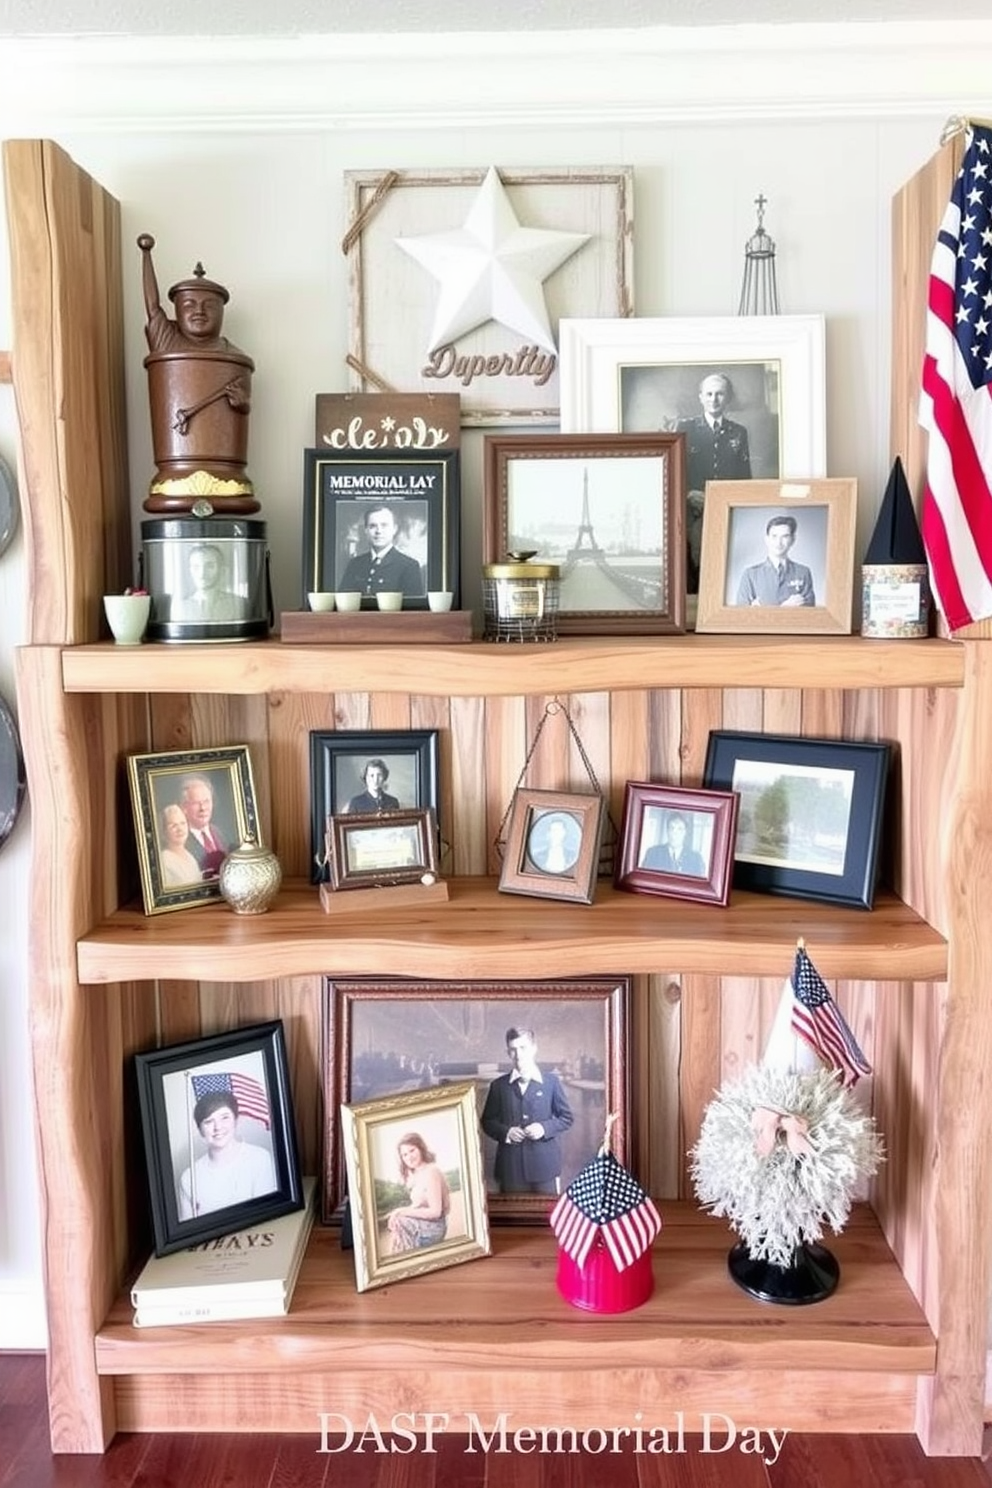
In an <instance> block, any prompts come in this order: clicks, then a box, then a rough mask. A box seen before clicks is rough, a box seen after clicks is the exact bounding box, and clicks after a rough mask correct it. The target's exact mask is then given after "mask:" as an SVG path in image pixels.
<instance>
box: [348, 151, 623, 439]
mask: <svg viewBox="0 0 992 1488" xmlns="http://www.w3.org/2000/svg"><path fill="white" fill-rule="evenodd" d="M491 169H492V168H488V169H486V168H478V169H464V170H422V171H407V170H402V171H397V170H386V171H346V172H345V186H346V195H347V212H348V224H349V225H348V228H347V231H346V233H345V236H344V240H343V242H342V248H343V251H344V252H345V254H346V255H347V257H348V283H349V299H350V311H351V325H350V336H349V352H348V357H347V362H348V366H349V369H350V374H351V378H352V386H353V388H354V389H355V390H356V391H361V392H395V391H397V390H398V389H403V390H404V391H406V392H410V391H413V390H419V391H422V392H428V393H458V394H459V395H460V396H461V406H462V423H463V424H498V423H508V422H510V421H511V420H512V421H514V422H544V423H555V422H557V420H558V405H559V392H558V388H559V384H558V354H557V350H556V349H555V348H556V347H557V329H558V323H559V321H560V320H561V319H562V318H563V317H565V316H586V315H590V316H600V315H602V316H611V317H613V316H628V315H632V314H633V308H634V303H633V293H634V290H633V286H634V276H633V171H632V169H631V168H630V167H628V166H602V167H588V168H580V169H573V170H554V169H549V170H542V169H506V170H500V171H499V172H498V182H501V183H502V189H503V191H504V192H505V196H506V199H507V201H508V203H509V208H510V215H511V217H512V216H515V217H516V220H517V223H518V224H519V226H520V227H521V228H523V229H525V230H527V229H537V230H539V231H544V232H548V231H551V232H559V233H574V234H578V235H581V236H582V237H584V239H585V241H584V242H581V244H580V245H579V246H577V247H576V249H575V251H573V252H572V253H571V255H570V256H569V257H567V258H566V259H565V260H564V261H563V262H561V263H560V265H559V267H558V268H556V269H554V270H553V271H552V272H550V273H549V274H548V275H547V277H545V278H544V279H543V280H542V281H541V282H539V283H538V284H537V287H536V290H537V294H538V295H542V294H543V297H544V305H545V309H546V323H547V328H548V329H549V330H550V333H551V338H552V343H553V344H542V333H543V330H544V327H543V326H541V325H540V324H539V323H536V324H535V327H534V328H533V329H534V330H536V331H537V334H533V333H531V332H528V331H527V330H526V329H525V331H523V332H522V331H520V330H518V329H511V328H510V327H508V326H506V325H503V324H501V323H499V322H497V321H496V320H494V319H491V318H490V319H488V320H485V321H483V322H482V323H481V324H475V325H474V326H468V328H467V329H466V330H465V331H464V332H460V331H459V330H458V320H459V318H460V319H462V320H466V319H470V318H471V316H460V317H455V316H453V315H446V314H445V308H446V307H447V308H452V306H451V305H449V303H448V299H447V298H446V300H445V305H444V306H442V305H441V304H440V302H439V295H440V294H441V293H442V291H441V290H440V289H439V285H438V281H437V280H436V279H435V278H434V277H432V274H431V272H430V271H429V270H428V269H427V268H426V267H424V263H423V261H422V260H418V258H416V257H414V256H413V255H412V254H411V253H410V252H407V251H404V249H403V248H401V247H400V246H398V243H399V241H401V240H402V241H404V242H411V241H413V240H416V239H418V238H420V239H424V238H427V237H429V236H432V235H442V234H449V235H451V237H452V238H455V237H456V236H459V237H461V236H463V234H464V232H465V230H466V229H468V228H469V227H470V226H471V220H472V214H473V209H474V210H475V211H476V212H479V211H481V210H483V208H484V204H483V201H482V197H483V194H484V193H483V190H482V188H483V186H484V183H486V182H487V178H489V177H490V172H491ZM502 225H503V226H504V228H505V226H506V224H505V223H504V224H502ZM509 225H510V226H511V227H512V225H513V224H512V222H511V223H510V224H509ZM538 273H539V270H535V277H536V276H537V274H538ZM453 276H454V269H450V270H446V277H445V291H444V293H445V295H446V296H450V295H451V294H453V293H454V291H453V290H452V285H451V281H452V278H453ZM532 290H533V285H532ZM466 293H467V291H466ZM436 307H437V308H436ZM446 325H447V326H448V327H449V328H450V330H449V332H446V330H445V326H446Z"/></svg>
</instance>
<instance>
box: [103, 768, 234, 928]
mask: <svg viewBox="0 0 992 1488" xmlns="http://www.w3.org/2000/svg"><path fill="white" fill-rule="evenodd" d="M127 777H128V785H129V788H130V793H131V806H132V810H133V813H134V828H135V836H136V840H137V847H138V868H139V872H140V876H141V893H142V899H143V902H144V909H145V914H149V915H152V914H165V913H166V912H168V911H171V910H177V909H192V908H194V907H196V906H197V905H201V904H210V903H212V902H213V901H214V900H218V899H220V897H221V893H220V879H219V875H220V867H221V864H222V863H223V861H224V859H225V858H226V857H227V855H228V853H230V852H232V851H233V850H234V849H235V848H236V847H240V845H241V843H242V842H244V841H245V839H246V838H247V837H254V838H255V840H256V841H260V840H261V834H260V831H259V823H258V812H257V808H256V805H255V783H254V779H253V776H252V768H251V755H250V753H249V750H248V746H247V744H231V745H226V746H224V747H222V748H218V749H183V750H176V751H174V752H172V753H169V754H132V755H129V756H128V759H127Z"/></svg>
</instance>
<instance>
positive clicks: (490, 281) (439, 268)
mask: <svg viewBox="0 0 992 1488" xmlns="http://www.w3.org/2000/svg"><path fill="white" fill-rule="evenodd" d="M588 240H589V234H588V233H574V232H553V231H549V230H546V229H543V228H536V227H521V226H520V223H519V222H518V220H517V215H516V213H515V212H514V210H513V206H512V204H511V202H510V199H509V197H508V196H507V194H506V191H505V189H504V186H503V183H502V181H501V180H500V178H499V175H498V174H497V172H496V170H495V168H494V167H492V166H491V167H490V169H489V171H488V172H487V174H486V178H485V180H484V181H483V183H482V185H481V187H480V188H479V194H478V196H477V197H476V199H475V201H474V203H473V204H472V208H471V211H470V212H469V214H468V216H467V218H466V219H465V225H464V227H459V228H455V229H454V231H452V232H442V233H425V234H423V235H422V236H421V237H416V238H397V239H396V246H397V247H398V248H402V250H403V252H404V253H408V254H409V255H410V257H411V258H415V259H416V260H417V262H418V263H419V264H421V265H422V266H423V267H424V268H425V269H426V270H427V271H428V273H429V274H431V275H433V277H434V278H435V279H436V280H437V281H438V283H439V284H440V286H441V290H440V294H439V295H438V302H437V309H436V310H435V313H434V325H433V328H432V330H431V337H430V342H429V344H428V347H427V350H428V351H429V352H431V351H434V350H435V348H436V347H438V346H440V345H442V344H443V343H444V342H446V341H455V340H457V338H458V337H459V336H465V335H467V334H468V332H469V331H474V330H475V328H476V327H477V326H481V325H485V324H486V323H487V322H488V321H490V320H495V321H497V322H498V324H499V325H501V326H505V327H506V328H507V329H508V330H511V331H517V332H518V333H519V334H520V335H521V336H524V337H525V338H526V339H527V340H529V341H533V342H536V343H537V345H539V346H541V347H543V348H544V349H545V350H546V351H550V352H554V351H555V343H554V337H553V336H552V334H551V325H550V322H549V320H548V307H547V305H546V303H545V299H544V281H545V279H547V278H548V277H549V276H550V275H551V274H553V273H554V271H555V269H557V268H560V266H561V265H562V264H563V263H564V262H565V260H566V259H568V258H571V256H572V254H573V253H576V252H577V251H578V250H579V249H580V248H581V247H582V245H583V243H586V242H588Z"/></svg>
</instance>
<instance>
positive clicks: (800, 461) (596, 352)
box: [561, 315, 827, 614]
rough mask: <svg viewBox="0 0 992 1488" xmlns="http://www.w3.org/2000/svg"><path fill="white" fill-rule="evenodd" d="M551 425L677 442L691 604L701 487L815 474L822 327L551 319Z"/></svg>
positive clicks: (732, 320) (761, 320) (820, 425)
mask: <svg viewBox="0 0 992 1488" xmlns="http://www.w3.org/2000/svg"><path fill="white" fill-rule="evenodd" d="M561 427H562V431H563V432H565V433H574V432H578V431H581V430H589V431H592V430H600V431H603V432H607V431H611V430H612V431H622V432H623V433H643V432H646V431H649V430H667V431H670V432H674V431H680V432H681V433H682V435H683V437H684V440H685V461H686V469H685V482H686V485H685V489H686V518H685V524H684V535H685V561H686V584H687V593H688V594H689V595H690V596H691V595H695V594H696V593H698V589H699V562H700V549H701V542H702V527H703V511H704V508H705V503H706V488H707V486H708V484H709V482H710V481H714V480H783V479H792V478H793V477H796V478H801V479H809V478H810V477H813V476H823V475H826V471H827V422H826V361H825V325H824V318H823V316H822V315H744V316H711V317H705V318H694V317H693V318H691V317H686V316H664V317H660V318H650V317H645V318H637V319H632V320H607V319H603V320H580V319H573V320H566V321H563V322H562V325H561ZM692 608H693V607H692V606H690V614H691V613H692Z"/></svg>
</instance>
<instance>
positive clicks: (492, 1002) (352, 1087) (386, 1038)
mask: <svg viewBox="0 0 992 1488" xmlns="http://www.w3.org/2000/svg"><path fill="white" fill-rule="evenodd" d="M631 1000H632V983H631V979H630V978H629V977H581V978H568V979H562V978H559V979H557V980H555V981H545V982H531V981H523V982H520V981H500V982H488V981H485V982H472V981H427V982H422V981H406V980H402V979H399V978H390V979H377V978H371V977H370V978H364V979H357V980H355V979H352V980H339V979H337V978H328V979H327V980H326V981H325V983H324V1016H323V1034H324V1039H323V1045H324V1112H325V1121H326V1129H325V1133H324V1151H325V1153H326V1154H327V1163H326V1173H325V1189H324V1206H323V1207H324V1218H325V1220H327V1219H330V1218H332V1217H333V1216H334V1215H335V1213H336V1212H337V1211H338V1210H339V1207H340V1205H341V1202H342V1200H343V1198H344V1168H343V1153H342V1147H341V1133H340V1128H339V1122H338V1112H339V1111H340V1108H341V1105H342V1103H348V1102H353V1101H366V1100H373V1099H376V1098H378V1097H380V1096H388V1095H401V1094H404V1093H408V1092H412V1091H421V1092H426V1091H430V1090H433V1089H436V1088H438V1087H441V1086H447V1085H452V1084H455V1083H458V1082H462V1081H469V1082H471V1084H472V1085H473V1086H474V1088H475V1094H476V1114H477V1119H478V1122H479V1126H480V1130H481V1133H482V1156H483V1164H484V1169H485V1184H486V1189H487V1201H488V1205H489V1212H490V1217H491V1218H492V1219H493V1220H494V1221H499V1220H502V1221H504V1222H506V1221H510V1220H527V1219H530V1220H535V1219H538V1218H542V1217H546V1216H547V1214H548V1213H549V1212H550V1210H551V1207H552V1205H553V1203H554V1198H555V1195H556V1194H557V1193H559V1192H562V1191H563V1190H564V1189H565V1188H566V1187H567V1186H568V1184H569V1183H570V1182H571V1181H572V1179H573V1178H574V1177H575V1176H576V1175H577V1174H578V1173H579V1172H580V1171H581V1169H582V1168H583V1167H584V1166H585V1165H586V1163H587V1162H589V1161H590V1159H591V1158H593V1157H594V1156H595V1155H596V1152H597V1151H598V1149H599V1147H600V1145H601V1143H602V1141H603V1136H604V1132H605V1128H606V1117H607V1115H608V1114H614V1113H615V1115H616V1117H617V1120H616V1122H615V1124H614V1126H613V1128H612V1133H611V1146H612V1149H613V1151H614V1152H615V1153H616V1154H617V1156H618V1157H619V1158H620V1160H621V1161H626V1160H627V1159H628V1157H629V1152H630V1140H631V1133H630V1117H629V1108H628V1101H629V1086H628V1077H627V1064H628V1025H629V1018H630V1004H631Z"/></svg>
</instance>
